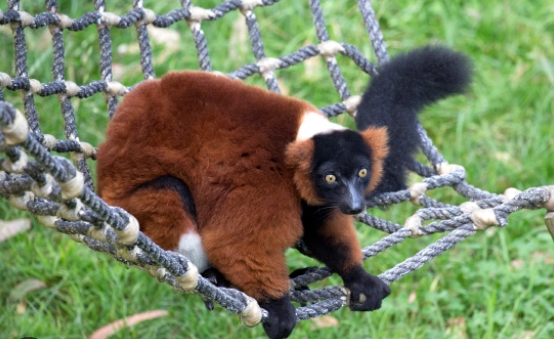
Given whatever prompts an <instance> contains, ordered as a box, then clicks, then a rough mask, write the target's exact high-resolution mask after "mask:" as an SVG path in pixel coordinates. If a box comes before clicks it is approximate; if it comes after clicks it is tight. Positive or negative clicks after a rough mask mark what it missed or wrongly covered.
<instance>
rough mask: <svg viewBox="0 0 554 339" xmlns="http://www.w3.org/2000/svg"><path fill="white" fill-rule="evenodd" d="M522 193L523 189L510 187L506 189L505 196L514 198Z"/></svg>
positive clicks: (508, 198) (510, 198)
mask: <svg viewBox="0 0 554 339" xmlns="http://www.w3.org/2000/svg"><path fill="white" fill-rule="evenodd" d="M520 193H521V191H520V190H518V189H517V188H513V187H509V188H507V189H506V190H505V191H504V196H505V197H506V199H507V200H512V199H513V198H515V197H516V196H517V195H518V194H520Z"/></svg>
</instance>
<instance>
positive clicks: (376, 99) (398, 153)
mask: <svg viewBox="0 0 554 339" xmlns="http://www.w3.org/2000/svg"><path fill="white" fill-rule="evenodd" d="M378 72H379V75H377V76H374V77H373V78H372V79H371V82H370V83H369V87H368V88H367V90H366V92H365V93H364V95H363V97H362V102H361V104H360V106H358V113H357V115H356V126H357V128H358V130H365V129H366V128H367V127H370V126H377V127H381V126H386V127H387V129H388V135H389V144H388V145H389V155H388V156H387V158H386V159H385V163H384V175H383V179H382V180H381V183H380V184H379V186H378V187H377V188H376V190H375V191H374V194H378V193H383V192H392V191H398V190H400V189H404V188H405V187H406V184H405V180H406V167H407V165H408V164H409V163H410V162H412V161H413V155H414V153H415V152H416V150H417V148H418V146H419V145H420V144H421V138H420V136H419V134H418V132H417V122H418V120H417V117H416V113H418V112H419V111H420V110H421V109H423V107H424V106H426V105H429V104H432V103H434V102H435V101H437V100H439V99H442V98H445V97H447V96H449V95H451V94H458V93H462V92H464V90H465V89H466V88H467V86H468V85H469V83H470V81H471V73H472V71H471V63H470V61H469V60H468V58H467V57H465V56H464V55H462V54H460V53H456V52H453V51H451V50H449V49H447V48H445V47H440V46H426V47H423V48H420V49H416V50H414V51H411V52H409V53H407V54H403V55H400V56H397V57H396V58H394V59H392V60H391V61H390V62H389V63H388V64H386V65H384V66H382V67H381V68H380V69H379V70H378Z"/></svg>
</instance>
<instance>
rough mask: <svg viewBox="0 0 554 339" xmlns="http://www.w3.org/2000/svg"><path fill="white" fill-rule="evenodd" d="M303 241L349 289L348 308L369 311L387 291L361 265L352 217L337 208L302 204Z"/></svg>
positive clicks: (386, 286)
mask: <svg viewBox="0 0 554 339" xmlns="http://www.w3.org/2000/svg"><path fill="white" fill-rule="evenodd" d="M302 223H303V225H304V236H303V241H304V243H305V244H306V246H307V247H308V249H309V250H310V251H311V252H312V254H313V255H314V256H315V257H316V258H317V259H318V260H319V261H321V262H323V263H324V264H325V265H327V267H329V268H330V269H331V270H332V271H334V272H336V273H338V274H339V275H340V276H341V278H342V280H343V281H344V286H345V287H346V288H348V289H349V290H350V293H351V294H350V309H352V310H353V311H372V310H376V309H378V308H380V307H381V301H382V300H383V299H384V298H386V297H387V296H388V295H389V294H390V288H389V286H388V285H387V284H385V283H384V282H383V281H382V280H381V279H379V278H378V277H376V276H374V275H371V274H369V273H367V272H366V271H365V270H364V269H363V268H362V252H361V249H360V245H359V242H358V238H357V237H356V231H355V229H354V221H353V218H352V216H350V215H345V214H343V213H341V211H340V210H339V209H338V208H336V207H330V206H309V205H307V204H304V205H303V214H302Z"/></svg>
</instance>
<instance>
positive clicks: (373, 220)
mask: <svg viewBox="0 0 554 339" xmlns="http://www.w3.org/2000/svg"><path fill="white" fill-rule="evenodd" d="M276 2H278V0H243V1H241V0H228V1H225V2H222V3H221V4H219V5H217V6H216V7H214V8H211V9H205V8H201V7H197V6H194V5H193V4H192V3H191V1H188V0H181V7H180V8H177V9H174V10H172V11H170V12H169V13H167V14H164V15H159V14H156V13H154V12H153V11H152V10H149V9H147V8H144V7H143V3H142V1H141V0H134V1H133V3H132V9H131V10H130V11H129V12H127V13H125V14H123V15H121V16H119V15H117V14H114V13H110V12H107V11H105V8H106V4H105V2H104V0H97V1H95V2H94V8H95V10H94V11H92V12H88V13H84V14H83V15H82V16H81V17H78V18H70V17H68V16H66V15H64V14H62V13H58V10H57V9H58V5H57V2H56V0H46V1H45V11H44V12H42V13H38V14H36V15H34V16H33V15H31V14H29V13H27V12H24V11H22V10H21V8H20V3H19V1H17V0H8V8H7V10H6V11H1V10H0V25H9V26H10V28H11V30H12V32H13V44H14V50H15V56H14V64H15V73H11V72H9V71H8V70H1V69H0V130H1V133H0V197H2V198H4V199H6V200H9V202H10V203H11V204H12V205H13V206H14V207H15V208H17V209H20V210H26V211H29V212H30V213H32V214H34V215H36V216H37V217H38V219H39V221H40V222H41V223H42V224H44V225H45V226H47V227H51V228H54V229H56V230H58V231H60V232H62V233H66V234H68V235H69V236H70V237H71V238H72V239H74V240H75V241H78V242H82V243H83V244H85V245H86V246H88V247H89V248H91V249H92V250H94V251H98V252H104V253H108V254H110V255H111V256H113V257H114V258H115V259H116V260H118V261H120V262H122V263H124V264H125V265H129V266H135V267H138V268H141V269H143V270H146V271H148V272H149V273H150V274H151V275H153V276H154V277H156V278H157V279H158V280H159V281H161V282H165V283H168V284H170V285H171V286H173V287H175V288H177V289H179V290H182V291H186V292H193V293H196V294H199V295H200V296H201V298H202V299H204V300H205V301H206V302H208V303H210V302H215V303H217V304H219V305H220V306H222V307H224V308H226V309H227V310H229V311H231V312H234V313H237V314H239V315H240V317H241V319H242V320H243V322H244V323H245V324H246V325H247V326H254V325H256V324H258V323H259V322H260V321H261V322H263V321H264V320H265V319H266V317H267V313H266V312H265V311H264V310H261V309H260V308H259V307H258V306H257V303H256V302H255V300H253V299H252V298H250V297H249V296H247V295H245V294H244V293H242V292H240V291H237V290H235V289H230V288H221V287H216V286H214V285H213V284H211V283H210V282H209V281H208V280H207V279H205V278H203V277H202V276H200V275H199V274H198V272H197V270H196V268H195V267H194V265H192V264H191V263H189V261H188V260H187V259H186V258H185V257H183V256H182V255H179V254H177V253H174V252H169V251H164V250H162V249H161V248H160V247H158V246H157V245H156V244H154V243H153V242H152V241H151V240H150V239H149V238H148V237H146V236H145V235H143V234H142V233H140V232H139V231H138V223H137V221H136V219H135V218H134V217H133V216H131V215H130V214H128V213H127V212H126V211H124V210H122V209H120V208H117V207H110V206H108V205H107V204H106V203H105V202H104V201H102V200H101V199H100V198H99V197H98V196H97V195H96V194H95V192H94V187H93V179H92V175H91V171H90V169H89V167H88V165H87V163H86V159H88V158H92V159H94V156H95V148H94V147H93V146H92V145H90V144H88V143H86V142H82V141H80V140H79V135H78V131H77V128H76V121H75V120H76V119H75V109H74V105H73V103H72V99H75V98H78V99H82V98H87V97H90V96H93V95H95V94H99V93H101V94H103V95H104V98H105V101H106V105H107V111H108V113H107V114H109V116H110V117H111V116H113V114H114V112H115V109H116V107H117V103H118V98H119V97H120V96H122V95H124V94H125V93H127V92H129V91H131V90H132V89H133V86H134V85H136V84H132V85H130V86H127V85H124V84H121V83H118V82H116V81H113V79H112V77H113V76H112V66H113V60H112V40H111V36H110V30H111V29H114V28H118V29H128V28H131V27H135V29H136V30H137V35H138V42H139V47H140V64H141V67H142V74H143V76H144V79H151V78H154V77H155V74H154V69H153V62H152V50H151V44H150V40H149V39H150V38H149V33H148V30H147V26H148V25H153V26H155V27H159V28H165V27H169V26H171V25H173V24H174V23H176V22H178V21H183V20H184V21H186V22H187V24H188V26H189V27H190V31H191V33H192V37H193V39H194V44H195V48H196V51H197V55H198V61H199V68H200V69H202V70H205V71H212V64H211V61H210V56H209V50H208V44H207V41H206V38H205V36H204V32H203V30H202V23H203V22H204V21H213V20H218V19H220V18H222V17H224V16H225V15H227V14H228V13H230V12H232V11H236V10H238V11H240V12H241V13H242V14H243V15H244V18H245V21H246V25H247V27H248V32H249V37H250V43H251V48H252V52H253V54H254V56H255V58H256V60H257V62H255V63H251V64H247V65H244V66H242V67H240V68H239V69H236V70H235V71H233V72H231V73H228V74H227V76H229V77H231V78H238V79H246V78H248V77H251V76H253V75H256V74H260V75H261V76H262V77H263V79H264V81H265V83H266V85H267V87H268V89H269V90H271V91H274V92H279V85H278V82H277V80H276V77H275V76H274V72H275V71H276V70H278V69H283V68H287V67H290V66H292V65H296V64H298V63H301V62H303V61H305V60H307V59H309V58H313V57H318V56H320V55H321V56H322V57H323V58H324V60H325V62H326V66H327V69H328V71H329V75H330V77H331V78H332V81H333V85H334V87H335V89H336V91H337V92H338V94H339V96H340V99H341V102H337V103H333V104H330V105H328V106H325V107H322V108H321V111H322V112H323V113H324V114H326V115H327V116H336V115H338V114H341V113H343V112H348V113H350V114H354V113H355V111H356V106H357V103H358V102H359V100H360V96H359V95H352V94H351V93H350V90H349V89H348V86H347V84H346V82H345V80H344V77H343V75H342V73H341V71H340V69H339V66H338V64H337V59H336V58H337V56H338V55H342V56H343V57H346V58H349V59H351V60H352V61H353V62H354V63H355V65H357V66H358V67H359V68H360V69H361V70H362V71H363V72H365V73H367V74H370V75H372V74H375V72H376V66H375V65H374V64H372V63H371V62H369V60H368V59H367V58H366V57H365V56H364V55H363V54H362V53H361V52H360V51H359V50H358V49H357V48H356V47H354V46H352V45H349V44H347V43H342V42H336V41H333V40H330V38H329V33H328V31H327V28H326V24H325V21H324V18H323V12H322V8H321V4H320V1H319V0H309V5H310V9H311V12H312V14H313V23H314V25H315V28H316V33H317V39H318V41H319V44H317V45H308V46H304V47H302V48H299V49H298V50H296V51H295V52H293V53H291V54H288V55H283V56H278V57H268V56H266V53H265V51H264V44H263V40H262V38H261V35H260V30H259V26H258V21H257V18H256V15H255V14H254V10H255V9H256V7H260V6H270V5H272V4H274V3H276ZM357 2H358V7H359V10H360V13H361V15H362V18H363V21H364V23H365V27H366V31H367V34H368V35H369V37H370V39H371V43H372V46H373V50H374V53H375V57H376V60H377V62H378V64H384V63H386V62H387V61H388V58H389V57H388V53H387V50H386V46H385V43H384V42H383V37H382V34H381V31H380V30H379V25H378V22H377V21H376V19H375V13H374V12H373V9H372V7H371V3H370V1H369V0H358V1H357ZM92 25H94V26H96V28H97V31H98V43H99V46H100V55H101V58H100V65H99V69H100V74H101V79H99V80H95V81H91V82H89V83H86V84H75V83H74V82H71V81H69V80H67V79H66V75H65V72H64V70H65V53H64V38H63V31H80V30H84V29H85V28H87V27H88V26H92ZM45 27H48V29H49V30H50V33H51V35H52V52H53V53H52V55H53V58H52V59H53V60H52V67H51V71H52V76H53V79H54V81H51V82H46V83H43V82H41V81H40V80H37V79H31V78H29V76H28V65H27V43H26V39H25V34H26V32H28V31H29V29H31V30H38V29H43V28H45ZM4 90H10V91H19V92H21V93H22V97H23V103H24V112H25V115H24V116H23V114H22V113H20V112H19V111H17V110H16V109H15V108H14V106H12V105H11V104H10V103H8V102H6V101H5V98H4ZM36 95H38V96H52V95H57V96H58V99H59V102H60V106H61V113H62V116H63V120H64V133H65V137H66V139H63V140H58V139H56V138H55V137H53V136H52V135H48V134H43V133H42V132H41V129H40V126H39V122H38V110H37V106H36V105H35V96H36ZM419 132H420V135H421V137H422V139H423V147H422V150H423V153H424V155H425V156H426V157H427V159H428V160H429V162H430V164H431V166H430V167H428V166H426V165H423V164H421V163H417V164H415V165H413V167H414V168H411V169H410V170H412V171H413V172H415V173H417V174H418V175H420V176H421V177H422V178H423V179H422V180H421V181H420V182H419V183H416V184H414V185H412V186H411V187H409V188H408V189H407V190H403V191H398V192H392V193H385V194H382V195H380V196H377V197H375V198H373V199H372V200H370V201H367V203H368V207H377V206H389V205H392V204H398V203H401V202H404V201H411V202H412V203H413V204H415V205H418V206H421V208H420V209H419V210H417V212H416V213H415V214H414V215H412V216H410V217H409V218H407V220H406V223H405V225H399V224H395V223H392V222H390V221H387V220H384V219H380V218H377V217H375V216H373V215H371V214H370V213H367V212H364V213H362V214H360V215H358V216H357V217H356V219H357V221H359V222H361V223H364V224H366V225H368V226H371V227H373V228H376V229H378V230H380V231H383V232H385V233H388V235H387V236H385V237H384V238H382V239H381V240H380V241H378V242H376V243H374V244H372V245H370V246H367V247H365V248H363V255H364V259H368V258H370V257H373V256H375V255H377V254H378V253H381V252H382V251H384V250H386V249H387V248H390V247H392V246H394V245H396V244H399V243H401V242H403V241H404V240H405V239H407V238H409V237H419V236H424V235H430V234H434V233H439V232H444V233H446V235H445V236H444V237H442V238H441V239H439V240H438V241H437V242H435V243H433V244H431V245H429V246H428V247H427V248H424V249H423V250H421V251H420V252H418V253H417V254H416V255H414V256H413V257H411V258H408V259H406V260H405V261H404V262H402V263H399V264H398V265H396V266H394V267H392V268H390V269H389V270H387V271H385V272H383V273H381V274H380V275H379V277H380V278H381V279H382V280H383V281H384V282H385V283H387V284H390V283H392V282H393V281H396V280H398V279H400V278H401V277H402V276H404V275H406V274H408V273H410V272H412V271H414V270H416V269H418V268H419V267H421V266H422V265H423V264H424V263H426V262H428V261H430V260H431V259H433V258H434V257H436V256H438V255H440V254H442V253H444V252H445V251H447V250H448V249H450V248H452V247H453V246H454V245H455V244H457V243H459V242H461V241H463V240H464V239H466V238H467V237H469V236H471V235H473V234H475V233H476V232H477V231H480V230H485V229H487V228H488V227H490V226H500V227H503V226H506V225H507V218H508V216H509V215H510V214H511V213H513V212H516V211H518V210H520V209H524V208H525V209H539V208H546V209H547V210H548V211H554V186H543V187H538V188H531V189H528V190H526V191H523V192H521V191H518V190H515V189H508V190H507V191H506V192H505V194H503V195H498V194H493V193H489V192H486V191H484V190H481V189H478V188H475V187H473V186H471V185H470V184H468V183H467V182H466V181H465V171H464V169H463V167H461V166H457V165H450V164H448V163H447V162H446V161H445V160H444V159H443V157H442V156H441V154H440V153H439V152H438V151H437V149H436V148H435V147H434V146H433V143H432V141H431V140H430V139H429V137H428V136H427V133H426V132H425V130H424V129H423V128H421V126H420V127H419ZM52 152H57V153H70V155H71V159H72V160H73V161H72V162H71V161H69V160H67V159H66V158H64V157H60V156H55V155H52ZM28 155H30V156H31V157H32V158H34V160H32V161H31V160H29V158H28ZM445 186H451V187H453V188H454V189H455V190H456V191H457V192H458V193H459V194H460V195H462V196H463V197H465V198H467V199H468V200H469V201H468V202H466V203H463V204H461V205H460V206H453V205H449V204H446V203H442V202H439V201H436V200H434V199H431V198H429V197H427V196H426V195H425V192H426V191H428V190H433V189H436V188H439V187H445ZM432 220H435V221H434V222H431V223H428V224H426V225H423V223H424V222H426V221H432ZM545 220H546V222H547V226H548V227H549V229H550V230H551V232H552V233H553V234H554V212H549V213H547V215H546V218H545ZM298 249H299V250H300V251H301V252H302V251H303V248H302V244H299V245H298ZM331 274H332V272H331V271H330V270H329V269H328V268H326V267H320V268H316V269H312V270H308V271H307V273H305V274H302V275H300V276H297V277H295V278H293V279H291V299H292V300H293V301H296V302H299V303H301V304H303V305H307V306H303V307H299V308H297V310H296V314H297V317H298V319H299V320H304V319H309V318H313V317H317V316H319V315H323V314H327V313H330V312H333V311H336V310H338V309H340V308H341V307H344V306H347V305H348V303H349V300H348V291H347V290H346V289H344V288H343V287H340V286H330V287H325V288H322V289H317V290H305V289H298V288H299V287H303V286H307V285H308V284H311V283H313V282H316V281H319V280H322V279H324V278H326V277H328V276H330V275H331Z"/></svg>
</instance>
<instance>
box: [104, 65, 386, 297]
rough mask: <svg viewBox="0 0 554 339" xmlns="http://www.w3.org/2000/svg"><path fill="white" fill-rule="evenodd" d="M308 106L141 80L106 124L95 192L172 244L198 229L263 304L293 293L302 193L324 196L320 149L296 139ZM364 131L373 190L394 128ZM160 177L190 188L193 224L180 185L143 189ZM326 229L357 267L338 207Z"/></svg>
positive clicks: (211, 255) (247, 91) (214, 84)
mask: <svg viewBox="0 0 554 339" xmlns="http://www.w3.org/2000/svg"><path fill="white" fill-rule="evenodd" d="M307 112H318V110H317V109H316V108H314V107H312V106H311V105H309V104H308V103H306V102H303V101H300V100H296V99H292V98H288V97H285V96H282V95H278V94H275V93H271V92H268V91H266V90H263V89H261V88H257V87H253V86H248V85H245V84H244V83H242V82H241V81H238V80H231V79H228V78H226V77H223V76H216V75H214V74H210V73H204V72H179V73H170V74H168V75H166V76H164V77H163V78H162V79H161V80H149V81H146V82H144V83H143V84H141V85H139V86H137V88H136V89H134V90H133V91H132V92H131V93H129V94H128V95H127V96H126V97H125V98H124V100H123V102H122V104H121V105H120V106H119V108H118V110H117V112H116V114H115V116H114V118H113V120H112V121H111V122H110V124H109V127H108V130H107V134H106V142H105V143H103V144H102V145H100V148H99V151H98V154H97V157H98V191H99V193H100V194H101V196H102V198H103V199H104V200H105V201H106V202H107V203H109V204H111V205H115V206H120V207H122V208H124V209H126V210H127V211H129V212H130V213H132V214H133V215H135V216H136V217H137V219H138V220H139V222H140V225H141V230H142V231H143V232H144V233H145V234H146V235H148V236H149V237H150V238H152V240H154V241H155V242H156V243H157V244H158V245H160V246H161V247H162V248H164V249H166V250H174V249H175V248H176V247H177V246H178V242H179V237H180V236H181V235H182V234H184V233H186V232H188V231H189V230H194V229H197V232H198V233H199V234H200V236H201V239H202V244H203V246H204V250H205V252H206V254H207V256H208V259H209V262H210V264H211V265H212V266H214V267H216V268H217V269H218V270H220V271H221V273H222V274H223V275H224V276H225V277H226V278H227V279H228V280H229V281H230V282H231V283H232V284H233V285H235V286H236V287H237V288H239V289H241V290H242V291H244V292H245V293H247V294H249V295H251V296H253V297H254V298H256V299H258V300H264V299H267V298H279V297H281V296H283V295H284V294H286V293H287V291H288V289H289V281H288V273H287V267H286V265H285V256H284V250H285V249H286V248H288V247H291V246H293V245H294V244H295V242H296V241H297V240H298V239H300V238H301V236H302V233H303V228H302V222H301V212H302V211H301V195H300V194H302V197H303V198H304V199H306V200H307V201H308V203H313V204H318V203H320V201H319V200H318V199H317V195H316V193H315V191H314V189H313V184H312V183H311V182H310V179H309V173H310V167H309V166H310V160H311V158H310V152H313V145H311V146H310V140H306V141H301V142H295V139H296V137H297V132H298V129H299V126H300V123H301V121H302V117H303V115H304V114H305V113H307ZM362 136H363V138H364V140H366V143H367V144H368V146H369V148H370V150H371V151H372V156H373V160H374V161H373V162H372V163H373V165H372V166H373V168H371V175H372V177H371V184H370V186H371V187H374V186H375V185H376V183H377V182H378V181H379V178H380V175H381V170H380V167H379V166H380V162H381V159H382V158H383V157H384V156H385V155H386V153H387V149H386V144H387V135H386V131H385V130H384V129H368V130H367V131H365V132H364V133H363V134H362ZM287 147H288V148H287ZM310 147H312V149H310ZM286 150H288V151H287V152H286ZM285 153H287V157H288V159H285ZM161 176H173V177H176V178H179V179H180V180H182V181H183V182H184V183H185V184H186V185H187V186H188V187H189V189H190V192H191V195H192V197H193V198H194V203H195V205H196V214H197V216H196V221H197V224H196V223H195V221H194V219H193V217H192V216H190V215H189V214H188V213H187V212H186V211H185V210H184V209H183V203H182V201H181V199H180V198H179V195H178V194H177V193H176V192H174V191H172V190H156V189H151V188H140V189H139V187H140V186H141V185H142V184H143V183H145V182H148V181H151V180H154V179H156V178H158V177H161ZM337 212H338V211H337ZM325 233H326V234H328V235H329V237H332V238H333V239H335V240H336V241H337V242H341V243H345V244H347V245H348V246H347V248H348V250H349V251H351V252H352V255H351V256H350V257H351V261H352V262H349V263H346V265H345V266H351V265H356V264H360V263H361V254H360V248H359V244H358V241H357V239H356V236H355V231H354V228H353V222H352V218H351V217H349V216H346V215H342V214H340V213H337V215H336V217H333V218H331V219H329V220H328V221H327V222H326V224H325Z"/></svg>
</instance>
